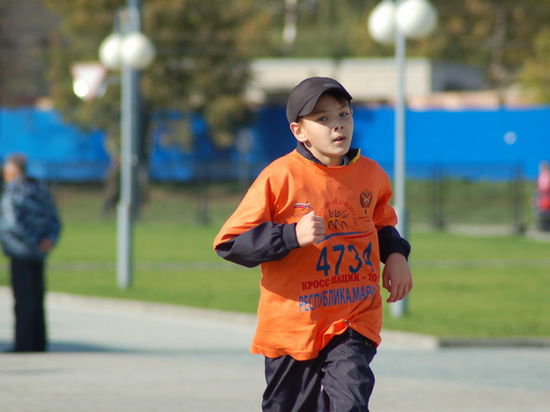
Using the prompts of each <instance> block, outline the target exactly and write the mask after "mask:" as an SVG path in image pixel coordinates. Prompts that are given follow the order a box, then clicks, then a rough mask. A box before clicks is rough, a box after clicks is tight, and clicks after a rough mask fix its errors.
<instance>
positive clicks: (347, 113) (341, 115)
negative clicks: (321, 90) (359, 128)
mask: <svg viewBox="0 0 550 412" xmlns="http://www.w3.org/2000/svg"><path fill="white" fill-rule="evenodd" d="M349 115H350V113H349V112H342V113H340V117H348V116H349Z"/></svg>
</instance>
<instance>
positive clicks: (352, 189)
mask: <svg viewBox="0 0 550 412" xmlns="http://www.w3.org/2000/svg"><path fill="white" fill-rule="evenodd" d="M351 99H352V97H351V95H350V94H349V93H348V92H347V91H346V89H344V87H343V86H342V85H341V84H340V83H338V82H337V81H336V80H334V79H330V78H325V77H312V78H308V79H305V80H304V81H302V82H301V83H300V84H298V85H297V86H296V87H295V88H294V89H293V90H292V91H291V93H290V95H289V98H288V101H287V107H286V115H287V119H288V122H289V124H290V130H291V131H292V134H293V135H294V137H295V138H296V140H297V141H298V143H297V148H296V150H294V151H292V152H291V153H289V154H287V155H285V156H283V157H281V158H279V159H277V160H275V161H274V162H272V163H271V164H270V165H268V166H267V167H266V168H265V169H264V170H263V171H262V172H261V173H260V175H259V176H258V178H257V179H256V180H255V182H254V183H253V184H252V186H251V187H250V189H249V190H248V192H247V194H246V195H245V197H244V198H243V200H242V202H241V203H240V205H239V206H238V208H237V209H236V211H235V212H234V213H233V215H232V216H231V217H230V218H229V219H228V220H227V222H226V223H225V224H224V226H223V227H222V228H221V230H220V232H219V233H218V235H217V236H216V238H215V240H214V248H215V250H216V253H218V255H220V256H221V257H223V258H224V259H227V260H229V261H232V262H235V263H238V264H241V265H244V266H247V267H254V266H257V265H260V264H261V270H262V278H261V283H260V301H259V304H258V325H257V328H256V334H255V337H254V340H253V343H252V346H251V349H250V350H251V352H252V353H257V354H262V355H264V356H265V375H266V381H267V388H266V390H265V392H264V395H263V402H262V407H263V411H270V412H273V411H280V412H289V411H307V412H309V411H334V412H344V411H368V401H369V397H370V395H371V392H372V389H373V386H374V375H373V373H372V371H371V369H370V367H369V364H370V362H371V361H372V359H373V357H374V355H375V354H376V347H377V346H378V344H379V343H380V329H381V323H382V300H381V295H380V288H379V280H380V279H379V278H380V262H383V263H384V264H385V266H384V271H383V273H382V285H383V287H384V288H386V289H387V290H388V291H389V292H390V295H389V297H388V299H387V302H396V301H398V300H400V299H403V298H404V297H405V296H406V295H407V294H408V293H409V291H410V290H411V288H412V277H411V273H410V271H409V267H408V264H407V257H408V254H409V252H410V246H409V243H408V242H407V241H406V240H405V239H403V238H402V237H401V236H400V234H399V232H398V231H397V230H396V229H395V224H396V223H397V218H396V215H395V212H394V210H393V208H392V207H391V206H390V204H389V201H390V198H391V186H390V181H389V178H388V176H387V175H386V173H385V172H384V171H383V170H382V168H381V167H380V166H379V165H378V164H377V163H376V162H375V161H373V160H371V159H368V158H366V157H364V156H361V154H360V151H359V150H358V149H352V148H350V146H351V140H352V135H353V117H352V111H351V108H350V102H351Z"/></svg>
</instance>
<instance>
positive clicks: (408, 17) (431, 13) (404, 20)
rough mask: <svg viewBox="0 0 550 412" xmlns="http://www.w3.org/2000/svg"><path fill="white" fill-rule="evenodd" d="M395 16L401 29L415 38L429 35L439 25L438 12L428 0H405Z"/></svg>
mask: <svg viewBox="0 0 550 412" xmlns="http://www.w3.org/2000/svg"><path fill="white" fill-rule="evenodd" d="M395 17H396V23H397V27H399V30H401V32H402V33H403V34H404V35H405V36H406V37H410V38H413V39H419V38H422V37H426V36H428V35H429V34H430V33H431V32H432V31H433V30H434V29H435V27H436V25H437V12H436V10H435V8H434V7H433V6H432V5H431V4H430V2H428V1H427V0H405V1H403V2H402V3H401V4H399V6H398V7H397V11H396V16H395Z"/></svg>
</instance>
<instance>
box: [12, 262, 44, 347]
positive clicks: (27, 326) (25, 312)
mask: <svg viewBox="0 0 550 412" xmlns="http://www.w3.org/2000/svg"><path fill="white" fill-rule="evenodd" d="M11 285H12V290H13V297H14V299H15V345H14V348H13V349H14V351H16V352H43V351H45V350H46V320H45V314H44V261H43V260H28V259H18V258H12V259H11Z"/></svg>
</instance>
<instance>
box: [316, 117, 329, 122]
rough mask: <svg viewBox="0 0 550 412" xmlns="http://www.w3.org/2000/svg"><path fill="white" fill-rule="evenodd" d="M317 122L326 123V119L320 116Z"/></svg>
mask: <svg viewBox="0 0 550 412" xmlns="http://www.w3.org/2000/svg"><path fill="white" fill-rule="evenodd" d="M317 121H318V122H326V121H327V117H326V116H321V117H319V118H318V119H317Z"/></svg>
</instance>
